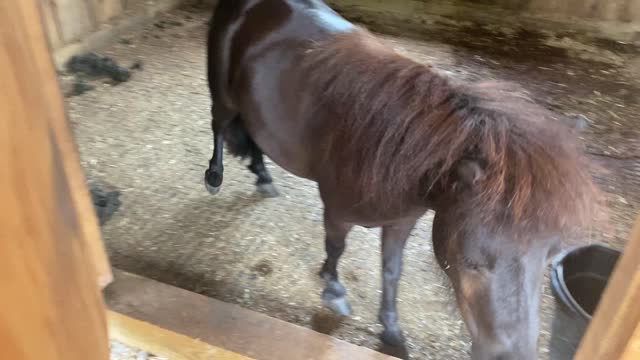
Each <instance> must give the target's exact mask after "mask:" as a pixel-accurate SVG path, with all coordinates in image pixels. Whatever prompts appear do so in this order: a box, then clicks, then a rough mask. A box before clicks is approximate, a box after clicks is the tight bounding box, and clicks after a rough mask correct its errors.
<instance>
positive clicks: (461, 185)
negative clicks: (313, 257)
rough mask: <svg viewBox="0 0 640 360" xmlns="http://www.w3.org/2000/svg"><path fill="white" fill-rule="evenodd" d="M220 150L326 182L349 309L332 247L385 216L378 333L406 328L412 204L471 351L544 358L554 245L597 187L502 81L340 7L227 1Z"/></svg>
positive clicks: (329, 264) (563, 137)
mask: <svg viewBox="0 0 640 360" xmlns="http://www.w3.org/2000/svg"><path fill="white" fill-rule="evenodd" d="M208 65H209V84H210V88H211V94H212V100H213V107H212V115H213V121H212V127H213V133H214V152H213V158H212V159H211V162H210V166H209V169H208V170H207V172H206V174H205V182H206V185H207V188H208V189H209V190H210V191H211V192H212V193H216V192H217V191H218V190H219V188H220V185H221V184H222V174H223V167H222V153H223V143H225V142H226V143H227V145H228V147H229V150H230V151H231V152H232V153H233V154H235V155H238V156H242V157H250V158H251V165H250V166H249V168H250V170H251V171H252V172H254V173H255V174H256V175H257V176H258V182H257V184H258V188H259V190H260V191H261V192H262V193H263V194H264V195H266V196H275V195H277V192H276V190H275V187H274V186H273V184H272V179H271V176H270V175H269V173H268V172H267V170H266V168H265V166H264V163H263V151H264V153H265V154H267V155H268V156H269V157H270V158H271V159H273V161H275V162H276V163H277V164H279V165H280V166H282V167H283V168H285V169H287V170H288V171H290V172H292V173H294V174H296V175H298V176H301V177H304V178H307V179H311V180H314V181H316V182H317V183H318V186H319V189H320V196H321V197H322V201H323V202H324V206H325V210H324V222H325V230H326V239H325V241H326V251H327V259H326V261H325V263H324V266H323V268H322V271H321V276H322V278H323V279H324V280H325V281H326V288H325V290H324V292H323V293H322V299H323V302H324V304H325V305H326V306H328V307H330V308H331V309H332V310H334V311H335V312H337V313H339V314H342V315H347V314H349V313H350V311H351V310H350V307H349V305H348V303H347V300H346V297H345V296H346V290H345V288H344V286H342V284H341V283H340V282H339V280H338V272H337V265H338V259H339V258H340V256H341V255H342V253H343V251H344V249H345V238H346V236H347V234H348V233H349V230H350V229H351V228H352V227H353V226H354V225H361V226H369V227H371V226H376V227H378V226H379V227H382V229H383V231H382V260H383V261H382V262H383V284H382V286H383V294H382V304H381V309H380V321H381V322H382V324H383V325H384V329H385V330H384V332H383V334H382V339H383V340H384V341H385V342H387V343H390V344H395V345H399V344H402V343H403V341H404V338H403V335H402V332H401V330H400V328H399V326H398V314H397V310H396V296H397V290H398V280H399V278H400V273H401V270H402V251H403V248H404V245H405V242H406V240H407V237H408V236H409V233H410V231H411V229H412V228H413V227H414V225H415V223H416V221H417V219H418V218H419V217H420V216H422V215H423V214H424V213H425V212H426V211H427V210H428V209H433V210H435V212H436V215H435V220H434V224H433V243H434V250H435V253H436V258H437V260H438V262H439V264H440V266H441V267H442V268H443V269H444V271H445V272H446V274H447V275H448V277H449V278H450V280H451V282H452V284H453V288H454V290H455V293H456V298H457V303H458V306H459V308H460V310H461V312H462V316H463V318H464V320H465V322H466V324H467V327H468V329H469V332H470V334H471V336H472V340H473V345H472V354H473V358H474V359H518V360H527V359H536V358H537V355H536V354H537V351H536V348H537V344H536V343H537V339H538V302H539V298H540V288H541V280H542V278H543V276H542V275H543V271H544V268H545V264H546V260H547V258H548V255H549V251H550V249H551V248H553V247H554V245H555V244H556V243H557V241H558V239H559V238H560V237H561V235H562V234H563V233H564V232H566V231H568V230H571V229H573V228H574V227H575V226H576V225H581V224H582V223H584V221H585V220H588V219H589V210H590V207H591V206H590V204H591V203H592V196H593V195H595V189H594V187H593V185H592V181H591V177H590V175H589V171H588V169H587V168H586V167H585V166H584V164H583V162H582V161H581V157H580V151H579V149H578V145H577V144H578V141H577V137H576V136H575V134H574V133H573V131H572V130H571V129H569V128H567V127H564V126H563V125H561V124H559V123H558V122H557V121H556V120H554V117H553V116H552V114H550V113H548V112H547V111H546V110H544V109H543V108H542V107H539V106H537V105H535V104H534V103H532V102H531V101H530V100H528V98H527V97H525V96H522V95H520V92H517V91H515V89H514V87H513V86H509V85H504V84H499V83H476V84H470V83H457V82H454V81H453V80H452V79H449V78H447V77H446V76H444V75H442V74H440V73H438V72H437V71H435V70H434V69H432V68H431V67H429V66H426V65H423V64H419V63H416V62H414V61H412V60H410V59H408V58H406V57H403V56H401V55H399V54H397V53H396V52H394V51H393V50H392V49H391V48H390V47H389V46H387V45H385V44H384V43H383V42H382V41H380V40H378V39H377V38H375V37H374V36H373V35H371V34H369V33H368V32H366V31H365V30H363V29H360V28H358V27H356V26H354V25H352V24H351V23H349V22H348V21H346V20H344V19H343V18H342V17H340V16H339V15H338V14H336V13H335V12H334V11H332V10H331V9H330V8H329V7H328V6H327V5H325V4H324V3H323V2H322V1H320V0H221V1H219V5H218V7H217V10H216V12H215V15H214V18H213V21H212V25H211V30H210V36H209V43H208Z"/></svg>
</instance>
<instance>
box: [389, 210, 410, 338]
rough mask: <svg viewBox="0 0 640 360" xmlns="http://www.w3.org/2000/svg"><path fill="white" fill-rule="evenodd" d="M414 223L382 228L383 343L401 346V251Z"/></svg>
mask: <svg viewBox="0 0 640 360" xmlns="http://www.w3.org/2000/svg"><path fill="white" fill-rule="evenodd" d="M415 224H416V221H415V220H412V221H407V222H406V223H401V224H395V225H388V226H385V227H383V228H382V304H381V307H380V322H381V323H382V325H383V326H384V332H383V333H382V334H381V336H380V337H381V339H382V341H383V342H385V343H387V344H389V345H392V346H402V345H403V344H404V341H405V339H404V336H403V335H402V330H401V329H400V326H398V309H397V304H396V300H397V297H398V282H399V280H400V275H401V274H402V251H403V249H404V246H405V244H406V242H407V238H408V237H409V234H410V233H411V229H413V227H414V226H415Z"/></svg>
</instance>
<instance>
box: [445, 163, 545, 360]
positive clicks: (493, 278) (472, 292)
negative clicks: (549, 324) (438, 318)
mask: <svg viewBox="0 0 640 360" xmlns="http://www.w3.org/2000/svg"><path fill="white" fill-rule="evenodd" d="M482 172H483V170H482V169H481V167H480V166H479V165H478V164H476V163H474V162H467V161H465V162H462V163H461V165H459V167H458V173H457V174H456V177H457V178H456V179H455V183H454V184H453V186H452V187H453V188H454V189H455V191H454V192H452V193H450V194H448V195H447V196H445V198H443V199H442V201H440V205H439V206H438V207H437V209H436V215H435V219H434V224H433V242H434V251H435V254H436V257H437V260H438V262H439V264H440V266H441V267H442V269H443V270H444V271H445V272H446V274H447V275H448V277H449V279H450V280H451V283H452V285H453V288H454V290H455V294H456V299H457V303H458V307H459V309H460V311H461V314H462V316H463V318H464V320H465V322H466V325H467V328H468V330H469V332H470V334H471V337H472V340H473V345H472V358H473V359H474V360H498V359H500V360H516V359H517V360H535V359H537V340H538V332H539V329H538V321H539V320H538V317H539V315H538V308H539V299H540V291H541V282H542V279H543V273H544V268H545V265H546V262H547V258H548V257H549V255H551V253H552V252H553V251H554V250H552V249H555V248H556V246H555V245H557V244H556V241H555V240H556V238H554V237H553V236H549V235H545V236H543V237H542V238H537V236H536V235H535V234H527V233H523V232H521V231H518V229H515V228H514V226H517V224H515V225H512V226H509V225H506V224H503V225H496V224H494V223H490V222H488V221H486V220H485V219H486V218H487V214H486V213H483V212H486V211H487V208H486V207H483V206H479V205H481V204H478V203H477V201H476V200H477V199H476V197H475V194H474V192H475V191H476V190H475V187H476V186H477V185H476V183H479V182H481V180H482V179H481V178H482V176H483V174H482Z"/></svg>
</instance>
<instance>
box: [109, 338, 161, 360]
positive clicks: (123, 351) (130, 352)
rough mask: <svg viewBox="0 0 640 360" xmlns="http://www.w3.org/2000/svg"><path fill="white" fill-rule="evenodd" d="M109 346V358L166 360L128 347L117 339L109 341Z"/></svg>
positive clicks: (117, 359)
mask: <svg viewBox="0 0 640 360" xmlns="http://www.w3.org/2000/svg"><path fill="white" fill-rule="evenodd" d="M110 348H111V357H110V360H168V359H166V358H162V357H157V356H154V355H151V354H149V353H147V352H146V351H142V350H140V349H136V348H133V347H130V346H128V345H125V344H123V343H121V342H118V341H111V344H110Z"/></svg>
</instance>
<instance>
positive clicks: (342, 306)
mask: <svg viewBox="0 0 640 360" xmlns="http://www.w3.org/2000/svg"><path fill="white" fill-rule="evenodd" d="M322 305H324V306H325V307H326V308H327V309H329V310H331V311H333V312H334V313H335V314H336V315H339V316H350V315H351V314H353V311H352V310H351V305H349V301H347V297H346V296H335V295H333V294H331V293H329V292H326V291H325V292H323V293H322Z"/></svg>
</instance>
